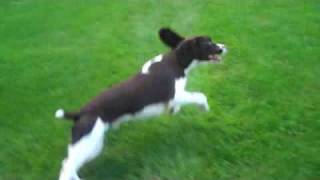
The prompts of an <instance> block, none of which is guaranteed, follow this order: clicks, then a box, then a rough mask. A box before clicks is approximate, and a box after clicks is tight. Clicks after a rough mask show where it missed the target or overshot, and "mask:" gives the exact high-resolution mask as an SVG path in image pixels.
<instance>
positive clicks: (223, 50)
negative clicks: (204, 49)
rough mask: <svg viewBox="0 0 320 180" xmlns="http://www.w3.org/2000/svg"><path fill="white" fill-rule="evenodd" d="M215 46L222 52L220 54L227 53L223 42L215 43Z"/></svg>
mask: <svg viewBox="0 0 320 180" xmlns="http://www.w3.org/2000/svg"><path fill="white" fill-rule="evenodd" d="M217 46H218V47H219V48H220V49H221V52H220V51H219V53H222V54H225V53H227V48H226V46H225V45H224V44H217Z"/></svg>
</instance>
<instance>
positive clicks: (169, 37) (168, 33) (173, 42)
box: [159, 28, 184, 49]
mask: <svg viewBox="0 0 320 180" xmlns="http://www.w3.org/2000/svg"><path fill="white" fill-rule="evenodd" d="M159 37H160V39H161V41H162V42H163V43H164V44H165V45H167V46H169V47H171V48H172V49H174V48H176V47H177V45H178V44H179V43H180V42H181V41H182V40H183V39H184V38H183V37H182V36H180V35H179V34H177V33H176V32H174V31H172V30H171V29H170V28H161V29H160V30H159Z"/></svg>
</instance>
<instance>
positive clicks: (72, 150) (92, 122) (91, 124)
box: [59, 117, 109, 180]
mask: <svg viewBox="0 0 320 180" xmlns="http://www.w3.org/2000/svg"><path fill="white" fill-rule="evenodd" d="M108 129H109V124H108V123H104V122H103V121H102V119H101V118H99V117H98V118H96V119H92V118H88V117H85V118H81V119H80V120H79V121H77V122H76V124H75V125H74V127H73V129H72V144H71V145H69V148H68V157H67V158H65V159H64V160H63V164H62V168H61V171H60V177H59V180H80V178H79V177H78V175H77V172H78V170H79V169H80V168H81V166H83V165H84V164H85V163H86V162H88V161H90V160H92V159H94V158H95V157H96V156H98V155H99V153H100V152H101V150H102V147H103V140H104V133H105V131H107V130H108Z"/></svg>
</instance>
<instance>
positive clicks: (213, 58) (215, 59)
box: [209, 54, 222, 62]
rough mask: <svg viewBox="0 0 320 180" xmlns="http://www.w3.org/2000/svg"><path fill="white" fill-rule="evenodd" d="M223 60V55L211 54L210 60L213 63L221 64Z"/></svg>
mask: <svg viewBox="0 0 320 180" xmlns="http://www.w3.org/2000/svg"><path fill="white" fill-rule="evenodd" d="M221 59H222V57H221V54H210V55H209V60H210V61H212V62H219V61H220V60H221Z"/></svg>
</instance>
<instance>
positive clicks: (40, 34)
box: [0, 0, 320, 180]
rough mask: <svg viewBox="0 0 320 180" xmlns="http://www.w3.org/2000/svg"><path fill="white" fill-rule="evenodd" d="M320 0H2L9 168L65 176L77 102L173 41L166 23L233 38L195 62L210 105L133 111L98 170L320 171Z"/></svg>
mask: <svg viewBox="0 0 320 180" xmlns="http://www.w3.org/2000/svg"><path fill="white" fill-rule="evenodd" d="M319 12H320V3H319V1H318V0H270V1H262V0H256V1H254V0H243V1H234V0H214V1H209V0H203V1H196V0H194V1H188V2H187V1H183V0H174V1H171V0H164V1H154V0H149V1H138V0H132V1H128V2H126V1H108V0H90V1H85V0H65V1H50V0H12V1H4V0H3V1H1V2H0V107H1V108H0V114H1V115H0V180H44V179H45V180H54V179H57V177H58V173H59V169H60V166H61V161H62V159H63V158H64V157H65V155H66V146H67V144H68V143H69V141H70V128H71V123H70V122H67V121H65V122H64V121H59V120H56V119H55V118H54V116H53V114H54V112H55V110H56V109H57V108H60V107H63V108H65V109H68V110H74V109H78V108H79V107H80V106H81V105H83V104H85V103H86V102H87V101H88V100H90V99H91V98H92V97H94V96H95V95H96V94H97V93H99V92H101V91H102V90H104V89H105V88H106V87H110V86H111V85H112V84H114V83H117V82H119V81H121V80H124V79H126V78H127V77H129V76H130V75H133V74H134V73H136V72H137V71H139V69H140V68H141V66H142V65H143V63H144V62H145V61H147V60H148V59H150V58H152V57H154V56H155V55H157V54H160V53H163V52H166V51H168V49H167V48H166V47H165V46H164V45H163V44H162V43H161V42H160V41H159V39H158V36H157V31H158V29H159V28H160V27H162V26H169V27H172V28H173V29H175V30H177V31H178V32H180V33H182V34H184V35H187V36H188V35H189V36H191V35H199V34H205V35H209V36H211V37H212V38H213V39H214V40H216V41H218V42H223V43H225V44H226V45H227V46H228V48H229V53H228V55H227V56H226V58H225V61H224V63H222V64H219V65H213V66H206V67H200V68H198V69H195V70H194V71H192V73H191V74H190V78H189V84H188V89H189V90H197V91H202V92H204V93H205V94H207V96H208V99H209V104H210V107H211V111H210V112H208V113H204V112H201V111H199V110H198V109H197V108H195V107H194V106H188V107H185V108H183V110H182V111H181V112H180V113H179V114H178V115H176V116H170V115H163V116H161V117H157V118H151V119H149V120H146V121H138V122H129V123H127V124H123V125H121V128H120V129H118V130H111V131H110V133H109V134H107V138H106V142H105V144H106V146H105V149H104V151H103V153H102V154H101V156H99V158H98V159H96V160H95V161H93V162H91V163H89V164H87V165H86V166H84V168H83V169H82V170H81V171H80V176H81V177H83V178H84V179H86V180H100V179H108V180H273V179H274V180H318V179H320V154H319V152H320V108H319V106H320V80H319V77H320V62H319V61H320V42H319V40H320V14H319Z"/></svg>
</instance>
